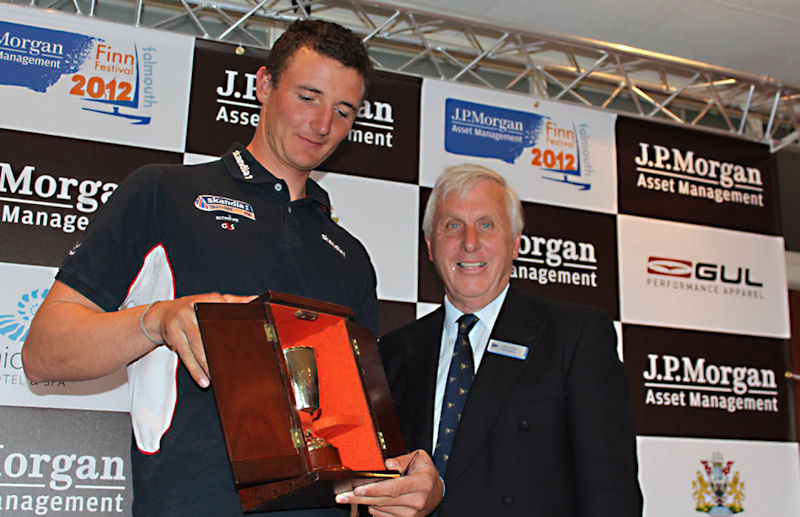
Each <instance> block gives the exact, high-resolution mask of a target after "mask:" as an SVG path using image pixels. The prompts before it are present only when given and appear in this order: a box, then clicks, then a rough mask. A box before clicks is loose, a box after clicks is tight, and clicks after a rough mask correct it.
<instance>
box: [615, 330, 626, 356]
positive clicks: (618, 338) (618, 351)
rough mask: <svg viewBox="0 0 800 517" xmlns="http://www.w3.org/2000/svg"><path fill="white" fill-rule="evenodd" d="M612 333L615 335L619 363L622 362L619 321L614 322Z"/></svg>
mask: <svg viewBox="0 0 800 517" xmlns="http://www.w3.org/2000/svg"><path fill="white" fill-rule="evenodd" d="M614 331H616V333H617V355H618V356H619V360H620V361H624V360H625V359H624V358H623V354H622V323H620V322H619V321H615V322H614Z"/></svg>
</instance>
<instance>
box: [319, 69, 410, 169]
mask: <svg viewBox="0 0 800 517" xmlns="http://www.w3.org/2000/svg"><path fill="white" fill-rule="evenodd" d="M421 88H422V79H419V78H417V77H408V76H404V75H400V74H393V73H389V72H375V73H374V74H373V77H372V84H371V85H370V90H369V95H368V96H367V99H366V100H365V101H364V103H363V104H362V105H361V108H360V109H359V111H358V117H357V118H356V121H355V123H354V124H353V128H352V129H351V130H350V133H349V134H348V136H347V139H346V140H345V141H344V142H342V144H341V145H340V146H339V148H338V149H337V150H336V151H334V153H333V154H332V155H331V157H330V158H328V159H327V160H326V161H325V162H324V163H323V164H322V165H320V166H319V167H318V168H319V170H322V171H330V172H341V173H344V174H355V175H358V176H367V177H370V178H379V179H385V180H394V181H403V182H408V183H417V179H418V178H419V171H418V167H419V165H418V164H419V97H420V90H421Z"/></svg>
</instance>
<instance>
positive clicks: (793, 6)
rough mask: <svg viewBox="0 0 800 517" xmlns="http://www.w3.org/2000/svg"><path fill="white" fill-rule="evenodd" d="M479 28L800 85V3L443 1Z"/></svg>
mask: <svg viewBox="0 0 800 517" xmlns="http://www.w3.org/2000/svg"><path fill="white" fill-rule="evenodd" d="M404 3H405V4H407V5H409V6H412V5H413V6H416V7H419V8H420V9H426V8H427V9H430V8H431V7H435V8H436V9H438V10H443V11H448V12H450V13H453V14H455V15H461V16H465V17H469V18H472V19H475V20H479V21H481V22H488V23H497V24H498V25H503V26H509V27H514V28H517V29H519V30H525V31H530V32H547V33H554V34H562V35H572V36H580V37H584V38H592V39H597V40H602V41H606V42H610V43H619V44H624V45H630V46H632V47H637V48H640V49H643V50H650V51H654V52H661V53H664V54H669V55H672V56H676V57H682V58H686V59H691V60H696V61H702V62H705V63H708V64H711V65H716V66H720V67H724V68H730V69H734V70H739V71H742V72H747V73H750V74H755V75H762V76H770V77H773V78H776V79H780V80H782V81H785V82H789V83H793V84H795V85H800V0H564V1H561V2H553V1H542V0H499V1H496V2H490V1H487V0H437V1H436V2H435V3H432V2H419V1H416V2H415V1H411V2H404Z"/></svg>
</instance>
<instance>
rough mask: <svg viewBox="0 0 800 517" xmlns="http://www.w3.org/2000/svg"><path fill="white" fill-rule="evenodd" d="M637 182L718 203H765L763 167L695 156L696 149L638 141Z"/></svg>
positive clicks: (653, 188) (643, 185)
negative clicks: (690, 149) (683, 148)
mask: <svg viewBox="0 0 800 517" xmlns="http://www.w3.org/2000/svg"><path fill="white" fill-rule="evenodd" d="M633 161H634V163H635V166H636V170H637V171H638V172H639V174H638V176H637V179H636V186H637V187H638V188H644V189H648V190H655V191H661V192H665V193H670V194H679V195H682V196H688V197H693V198H701V199H708V200H710V201H713V202H715V203H732V204H741V205H750V206H759V207H763V206H764V182H763V180H762V177H761V170H760V169H758V168H756V167H749V166H746V165H741V164H738V163H733V162H724V161H720V160H713V159H711V158H705V157H702V156H696V155H695V153H694V151H683V150H681V149H678V148H677V147H665V146H663V145H653V146H652V149H651V146H650V144H649V143H647V142H639V155H638V156H636V157H635V158H634V160H633Z"/></svg>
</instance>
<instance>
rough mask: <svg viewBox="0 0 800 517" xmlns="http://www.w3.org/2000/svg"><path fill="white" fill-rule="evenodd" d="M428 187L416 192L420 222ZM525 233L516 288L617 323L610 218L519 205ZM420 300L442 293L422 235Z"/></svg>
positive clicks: (614, 250) (613, 238) (516, 269)
mask: <svg viewBox="0 0 800 517" xmlns="http://www.w3.org/2000/svg"><path fill="white" fill-rule="evenodd" d="M429 194H430V189H428V188H421V189H420V211H421V212H420V221H421V220H422V212H423V211H424V208H425V203H427V201H428V196H429ZM522 207H523V210H524V212H525V229H524V230H523V231H522V238H521V239H520V253H519V258H518V259H517V260H515V261H514V271H513V273H512V276H511V278H512V280H514V285H515V286H516V287H517V288H518V289H522V290H523V291H527V292H530V293H534V294H538V295H541V296H546V297H548V298H552V299H556V300H565V301H570V302H575V303H581V304H585V305H593V306H595V307H599V308H601V309H603V310H605V311H606V312H607V313H608V315H609V316H610V317H611V318H613V319H616V320H618V319H619V294H618V289H619V286H618V278H617V277H618V268H617V231H616V218H615V216H613V215H609V214H601V213H596V212H585V211H582V210H574V209H571V208H561V207H554V206H548V205H542V204H538V203H528V202H523V203H522ZM418 271H419V273H418V275H419V300H420V301H421V302H431V303H441V301H442V298H443V294H444V289H443V286H442V283H441V281H440V280H439V278H438V276H437V275H436V270H435V269H434V267H433V264H432V263H431V262H430V260H429V259H428V252H427V248H426V246H425V240H424V237H423V235H422V232H421V231H420V252H419V268H418Z"/></svg>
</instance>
